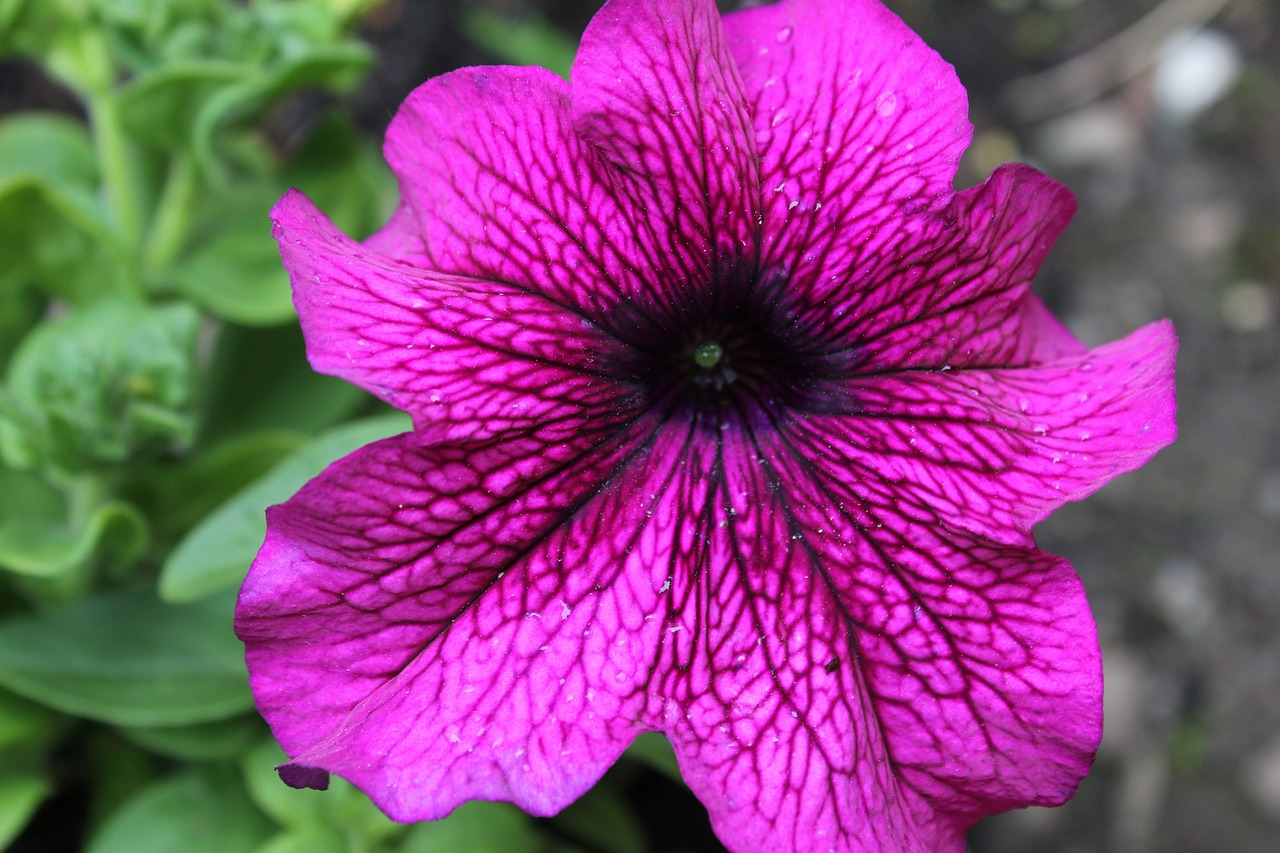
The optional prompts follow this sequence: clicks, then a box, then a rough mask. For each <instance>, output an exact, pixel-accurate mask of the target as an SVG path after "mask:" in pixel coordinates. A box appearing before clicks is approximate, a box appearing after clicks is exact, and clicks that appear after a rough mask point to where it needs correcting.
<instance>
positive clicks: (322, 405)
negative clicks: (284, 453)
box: [204, 323, 373, 439]
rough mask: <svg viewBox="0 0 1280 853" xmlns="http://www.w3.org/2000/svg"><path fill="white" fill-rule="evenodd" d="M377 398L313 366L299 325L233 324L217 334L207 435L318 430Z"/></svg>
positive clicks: (209, 376)
mask: <svg viewBox="0 0 1280 853" xmlns="http://www.w3.org/2000/svg"><path fill="white" fill-rule="evenodd" d="M264 366H269V369H264ZM372 399H373V398H372V397H370V396H369V394H368V393H366V392H365V391H363V390H362V389H360V388H358V387H356V386H355V385H352V384H351V383H350V382H343V381H342V380H341V379H337V378H335V377H333V376H324V375H322V374H319V373H316V372H315V371H314V370H312V369H311V365H310V364H308V363H307V357H306V348H305V346H304V344H303V341H302V330H301V328H299V327H298V325H297V323H286V324H284V325H282V326H274V327H270V328H246V327H237V326H229V327H226V328H224V329H223V330H222V334H221V335H219V337H218V343H217V346H216V348H215V349H214V358H213V364H212V365H211V366H210V368H209V371H208V396H207V401H206V404H205V407H204V408H205V412H204V420H205V429H206V437H207V438H209V439H214V438H221V437H224V436H229V435H239V434H242V433H245V432H254V431H259V430H290V431H296V432H304V433H309V434H314V433H318V432H320V431H321V430H324V429H327V428H328V427H331V426H333V425H334V424H336V423H339V422H341V421H343V420H345V419H347V418H349V417H351V416H352V415H353V414H355V413H356V411H357V410H358V409H360V407H361V406H364V405H367V404H368V403H370V402H371V401H372Z"/></svg>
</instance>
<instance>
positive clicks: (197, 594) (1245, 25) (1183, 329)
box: [0, 0, 1280, 853]
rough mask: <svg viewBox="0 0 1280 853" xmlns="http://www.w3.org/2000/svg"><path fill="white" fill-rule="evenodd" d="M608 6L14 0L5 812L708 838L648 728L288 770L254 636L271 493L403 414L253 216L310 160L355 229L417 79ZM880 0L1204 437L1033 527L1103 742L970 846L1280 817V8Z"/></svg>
mask: <svg viewBox="0 0 1280 853" xmlns="http://www.w3.org/2000/svg"><path fill="white" fill-rule="evenodd" d="M598 5H599V4H598V3H597V2H595V0H474V2H469V1H468V0H423V2H413V0H390V2H385V3H374V2H361V0H347V2H343V0H318V2H315V3H305V2H304V3H291V2H285V0H277V2H268V0H263V1H262V2H255V3H247V4H246V3H234V2H231V1H230V0H226V2H215V0H118V1H117V2H105V0H101V2H99V0H57V1H56V2H47V3H46V2H36V0H26V2H24V0H0V251H2V252H3V253H4V257H5V260H4V262H3V263H2V264H0V266H3V267H4V269H3V270H0V368H2V369H3V375H4V384H3V386H2V387H0V390H2V391H3V394H0V461H2V462H3V466H0V567H2V569H3V570H2V571H0V847H4V846H5V845H6V844H7V845H8V846H9V849H10V850H11V851H15V853H56V851H64V850H66V851H71V850H81V849H90V850H92V851H94V853H113V851H115V850H117V849H119V850H120V851H131V852H132V851H138V850H143V851H167V850H174V851H179V850H181V851H184V853H190V851H193V850H195V851H203V850H208V851H210V853H214V851H216V853H235V851H238V850H245V851H263V852H264V853H289V851H294V850H297V851H301V850H304V849H305V850H308V851H316V850H320V851H324V850H368V851H375V850H388V851H391V850H404V851H409V853H412V851H433V850H434V851H442V853H459V851H487V850H492V851H498V853H507V852H508V851H518V850H522V849H528V850H566V851H567V850H585V851H592V852H593V853H595V851H599V852H600V853H614V852H615V851H617V853H633V851H634V853H644V851H673V852H674V851H681V850H682V851H690V853H702V852H703V851H707V852H708V853H709V851H717V850H722V849H723V848H721V847H719V845H718V843H717V842H716V841H715V839H714V836H712V835H711V833H710V831H709V828H708V827H707V825H706V820H705V815H704V814H703V812H702V810H701V807H700V806H699V805H698V803H697V802H696V800H694V799H693V798H692V797H691V796H690V795H689V794H688V793H687V792H686V791H685V790H684V789H683V787H682V786H681V785H680V784H679V783H678V782H677V781H675V780H674V779H672V778H671V776H670V774H669V763H668V756H666V755H664V754H663V752H662V749H661V744H656V745H655V744H652V743H650V744H646V745H645V747H644V748H643V749H642V750H640V751H639V752H638V753H637V754H635V755H634V756H632V757H630V758H628V759H627V760H624V762H622V763H621V764H620V765H619V767H618V768H616V769H615V770H614V771H612V772H611V773H610V775H609V776H608V777H606V780H605V783H604V784H602V786H601V787H600V789H599V790H598V791H597V792H595V793H593V794H592V795H590V796H589V797H588V798H587V800H585V801H584V802H583V803H580V804H579V805H577V806H575V807H573V808H571V809H570V810H569V811H568V812H566V813H565V814H564V815H563V816H561V817H560V818H557V819H555V820H551V821H531V820H526V819H524V818H522V817H521V816H519V815H514V814H512V813H509V812H507V811H502V810H500V809H499V810H497V811H494V810H486V809H487V807H480V808H479V809H478V810H474V811H469V810H465V809H464V810H460V812H459V813H458V818H457V819H456V820H454V822H453V824H452V827H453V828H452V829H449V828H447V827H446V828H445V829H439V828H438V827H441V826H444V824H442V825H432V827H427V828H424V829H421V830H420V828H417V827H415V828H413V829H412V830H406V829H404V828H400V827H393V826H391V825H389V824H387V823H386V822H385V821H383V820H382V819H381V818H380V817H379V816H378V815H377V814H376V813H374V812H373V811H372V810H371V809H370V808H369V807H368V805H367V803H365V802H364V801H363V798H362V797H360V796H359V795H358V794H356V793H354V792H352V791H350V790H347V789H344V788H343V787H342V786H341V785H340V784H339V785H338V786H337V787H336V790H335V791H333V792H330V793H329V794H327V795H316V794H313V793H312V792H293V791H289V790H287V789H284V788H283V786H280V785H279V783H278V782H276V780H275V778H274V774H272V773H271V772H270V765H271V763H272V762H273V761H275V760H277V759H276V757H275V756H276V753H274V752H273V749H274V747H273V746H272V745H271V744H270V743H269V742H268V741H267V740H266V739H265V737H264V733H265V730H264V728H263V727H262V726H261V724H260V722H259V721H258V720H257V719H256V718H255V716H254V715H253V714H252V711H251V708H250V705H249V703H248V701H247V693H246V692H245V690H244V686H243V672H242V670H241V669H239V668H238V667H239V658H238V655H239V646H238V644H237V643H236V642H235V640H234V637H231V636H230V634H229V622H230V610H229V608H230V602H231V601H232V596H233V595H234V588H235V586H236V584H237V583H238V580H239V578H240V577H242V576H243V572H244V570H245V568H246V567H247V564H248V560H249V558H251V556H252V553H253V551H254V549H256V546H257V544H258V542H260V537H261V521H260V513H261V509H262V507H263V506H265V505H266V504H268V503H271V502H275V501H279V500H281V499H283V498H284V497H286V496H287V495H288V494H290V493H291V492H292V491H293V490H294V489H296V488H297V486H298V485H300V483H301V482H303V481H304V480H305V479H307V477H309V476H311V475H312V474H314V473H315V472H317V471H318V470H319V469H320V468H321V467H323V465H324V464H325V463H326V462H328V461H331V460H332V459H334V458H337V456H339V455H341V454H342V453H345V452H347V451H349V450H350V449H353V448H354V447H356V446H358V445H360V444H362V443H364V442H365V441H367V440H370V439H371V438H373V437H377V436H379V435H385V434H390V433H392V432H396V431H398V430H399V429H401V428H403V422H402V421H400V420H398V419H397V418H396V417H395V416H394V415H389V414H388V413H387V411H386V410H384V409H382V408H380V407H379V406H378V405H376V404H373V403H371V402H369V401H368V400H367V399H366V398H364V397H363V396H362V395H360V394H358V393H354V392H352V391H351V390H350V389H348V388H346V387H345V386H342V385H341V384H340V383H335V382H330V381H328V380H325V379H322V378H319V377H314V376H312V375H310V373H309V371H308V370H307V368H306V364H305V360H304V359H303V355H302V343H301V337H300V335H299V334H298V333H297V330H296V324H295V323H294V321H293V317H292V309H291V306H290V305H289V300H288V292H287V282H285V281H284V279H283V273H282V272H281V271H280V269H279V267H278V260H277V259H276V256H275V250H274V246H273V245H272V244H271V242H270V239H269V237H268V236H267V230H266V229H267V223H266V218H265V214H266V211H267V209H268V208H269V206H270V204H271V203H272V201H273V200H274V198H275V197H277V196H278V195H279V193H280V191H282V190H283V188H284V187H285V186H288V185H290V184H296V185H298V186H301V187H303V188H304V189H306V190H307V192H308V193H309V194H310V195H312V197H313V198H316V199H317V201H318V203H320V206H321V207H322V208H324V209H326V210H327V211H330V212H332V213H333V214H334V217H335V219H336V220H338V221H339V224H341V225H342V226H343V227H344V228H346V229H347V230H348V232H350V233H353V234H357V235H363V234H367V233H369V232H370V231H372V230H373V229H374V228H375V227H376V226H377V225H378V224H380V222H381V221H383V219H384V218H385V216H386V214H387V212H388V210H389V209H390V207H391V205H392V204H393V203H394V187H393V185H392V184H391V182H390V180H389V178H388V176H387V175H386V173H385V169H384V167H383V166H382V165H381V161H380V158H379V156H378V154H377V143H378V141H379V140H380V139H381V134H382V132H383V130H384V128H385V125H386V123H387V122H388V121H389V120H390V117H391V115H392V114H393V112H394V110H395V108H396V106H397V105H398V104H399V103H400V101H401V100H402V99H403V97H404V96H405V95H406V94H407V93H408V91H409V90H410V89H412V88H413V87H414V86H416V85H417V84H419V83H421V82H422V81H423V80H425V79H427V78H428V77H430V76H433V75H436V74H439V73H442V72H444V71H447V70H450V69H452V68H456V67H459V66H462V65H471V64H490V63H502V62H512V63H536V64H541V65H546V66H548V67H551V68H552V69H553V70H556V71H560V72H562V73H564V72H566V71H567V68H568V64H569V62H570V61H571V59H572V55H573V50H574V47H575V45H576V42H577V38H578V36H579V34H580V33H581V30H582V28H583V27H584V26H585V24H586V22H587V21H588V20H589V19H590V17H591V15H592V14H593V13H594V12H595V11H596V9H597V8H598ZM721 5H722V8H724V9H726V10H728V9H732V8H736V7H737V6H741V5H758V4H753V3H732V2H728V3H722V4H721ZM888 5H889V6H890V7H891V8H892V9H893V10H894V11H896V12H897V13H898V14H899V15H901V16H902V17H903V18H904V19H905V20H906V21H907V23H908V24H910V25H911V26H912V27H913V28H914V29H915V30H916V31H917V32H919V33H920V34H921V35H922V36H923V37H924V39H925V40H926V41H927V42H928V43H929V44H930V45H931V46H933V47H934V48H935V49H937V50H938V51H939V52H940V53H941V54H942V55H943V56H944V57H945V58H946V59H947V60H948V61H950V62H951V63H953V64H954V65H955V66H956V68H957V69H958V72H959V76H960V79H961V81H962V82H963V83H964V84H965V86H966V87H967V88H968V90H969V96H970V101H971V111H972V119H973V122H974V125H975V127H976V134H975V139H974V144H973V146H972V148H971V150H970V152H969V155H968V156H967V158H966V160H965V162H964V164H963V167H962V170H961V174H960V176H959V178H958V180H957V185H958V186H961V187H963V186H969V185H972V184H975V183H978V182H980V181H981V180H983V179H984V178H985V177H986V175H987V174H988V173H989V172H990V171H991V170H992V169H993V168H994V167H995V166H997V165H999V164H1000V163H1003V162H1007V161H1014V160H1019V161H1024V162H1029V163H1032V164H1034V165H1036V166H1038V167H1039V168H1041V169H1043V170H1044V171H1046V172H1048V173H1049V174H1051V175H1052V176H1054V177H1055V178H1057V179H1059V180H1061V181H1062V182H1064V183H1065V184H1067V185H1068V186H1069V187H1071V188H1072V189H1073V190H1074V191H1075V192H1076V194H1077V196H1078V198H1079V204H1080V207H1079V213H1078V214H1077V216H1076V218H1075V220H1074V223H1073V225H1072V226H1071V228H1070V229H1069V230H1068V231H1067V233H1066V234H1065V235H1064V237H1063V238H1062V239H1061V240H1060V241H1059V243H1058V245H1057V248H1056V249H1055V250H1054V252H1053V253H1052V255H1051V256H1050V258H1049V261H1048V263H1047V264H1046V265H1045V267H1044V269H1043V270H1042V272H1041V274H1040V277H1039V279H1038V280H1037V289H1038V291H1039V292H1040V294H1041V295H1042V296H1044V298H1045V299H1046V301H1047V302H1048V304H1049V306H1050V307H1051V308H1052V309H1053V310H1054V311H1055V313H1057V314H1058V316H1059V317H1062V318H1063V319H1064V320H1065V321H1066V323H1067V325H1068V326H1070V327H1071V329H1072V330H1073V331H1074V332H1075V333H1076V334H1077V335H1079V336H1080V337H1082V338H1083V339H1084V340H1085V341H1086V342H1087V343H1090V344H1099V343H1102V342H1105V341H1108V340H1112V339H1115V338H1118V337H1121V336H1123V335H1125V334H1127V333H1128V332H1130V331H1132V330H1133V329H1135V328H1137V327H1138V326H1140V325H1143V324H1145V323H1147V322H1150V321H1152V320H1155V319H1157V318H1161V317H1171V318H1172V319H1173V320H1174V322H1175V324H1176V326H1177V328H1178V331H1179V334H1180V336H1181V340H1182V349H1181V354H1180V358H1179V386H1178V387H1179V398H1180V424H1181V437H1180V438H1179V441H1178V442H1177V444H1175V445H1174V446H1173V447H1171V448H1169V449H1166V450H1165V451H1163V452H1162V453H1161V454H1160V455H1159V456H1158V457H1157V458H1156V459H1155V460H1154V461H1153V462H1152V463H1150V464H1149V465H1147V466H1146V467H1145V468H1144V469H1142V470H1141V471H1139V472H1137V473H1135V474H1131V475H1128V476H1126V477H1124V478H1121V479H1120V480H1118V481H1116V482H1114V483H1112V484H1111V485H1109V486H1107V487H1106V488H1105V489H1104V490H1103V491H1102V492H1100V493H1099V494H1098V495H1096V496H1094V497H1092V498H1091V499H1089V500H1088V501H1086V502H1084V503H1081V504H1076V505H1072V506H1069V507H1067V508H1065V509H1063V510H1061V511H1060V512H1059V513H1058V514H1056V515H1055V516H1054V517H1053V518H1051V519H1050V520H1049V521H1047V522H1045V523H1044V524H1043V525H1042V526H1041V527H1040V528H1039V529H1038V531H1037V533H1038V536H1039V539H1040V543H1041V545H1042V546H1043V547H1044V548H1046V549H1047V550H1050V551H1053V552H1056V553H1060V554H1063V555H1066V556H1067V557H1068V558H1070V559H1071V561H1072V562H1073V563H1074V565H1075V566H1076V568H1077V569H1078V571H1079V572H1080V574H1081V575H1082V577H1083V578H1084V581H1085V584H1086V587H1087V588H1088V591H1089V595H1090V598H1091V601H1092V604H1093V607H1094V612H1095V615H1096V617H1097V620H1098V623H1099V627H1100V631H1101V636H1102V643H1103V648H1104V658H1105V662H1106V673H1107V707H1106V714H1107V721H1106V736H1105V740H1104V743H1103V746H1102V749H1101V751H1100V753H1099V756H1098V761H1097V764H1096V766H1095V768H1094V770H1093V772H1092V774H1091V775H1090V776H1089V777H1088V778H1087V779H1086V780H1085V781H1084V783H1083V784H1082V785H1081V788H1080V792H1079V794H1078V795H1077V797H1076V798H1075V799H1074V800H1073V801H1071V802H1070V803H1069V804H1068V805H1066V806H1064V807H1062V808H1059V809H1053V810H1045V809H1031V810H1026V811H1020V812H1015V813H1010V814H1006V815H1002V816H998V817H996V818H992V819H989V820H987V821H985V822H983V823H982V824H980V825H979V826H978V827H977V828H976V829H975V830H974V831H973V833H972V835H971V837H970V850H971V851H972V853H1014V851H1028V850H1035V851H1047V853H1164V851H1178V852H1179V853H1200V851H1203V852H1204V853H1218V851H1245V853H1249V851H1259V853H1262V851H1270V850H1274V849H1276V840H1275V839H1276V837H1277V834H1278V833H1280V571H1277V568H1278V567H1277V561H1278V557H1280V4H1277V3H1275V2H1274V0H951V1H950V2H943V0H892V2H889V3H888ZM103 293H108V294H109V295H108V297H106V298H104V297H103V295H102V294H103ZM95 330H96V331H95ZM264 768H265V771H264ZM321 796H325V797H328V799H325V800H322V799H318V798H319V797H321ZM494 808H497V807H494ZM448 823H449V822H446V824H448ZM486 845H487V846H486Z"/></svg>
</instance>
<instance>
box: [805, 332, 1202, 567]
mask: <svg viewBox="0 0 1280 853" xmlns="http://www.w3.org/2000/svg"><path fill="white" fill-rule="evenodd" d="M1177 348H1178V343H1177V337H1176V336H1175V334H1174V331H1173V327H1172V325H1171V324H1169V323H1168V322H1160V323H1153V324H1151V325H1150V326H1147V327H1145V328H1143V329H1139V330H1138V331H1136V332H1134V333H1133V334H1132V335H1130V336H1129V337H1127V338H1125V339H1124V340H1120V341H1116V342H1114V343H1110V344H1105V345H1103V346H1101V347H1098V348H1097V349H1095V350H1092V351H1089V352H1087V353H1086V354H1085V355H1083V356H1076V357H1068V358H1065V359H1059V360H1057V361H1053V362H1050V363H1048V364H1043V365H1039V366H1036V367H1028V368H1020V369H1002V370H944V371H901V372H895V373H886V374H883V375H880V376H874V377H867V378H861V379H855V380H852V381H850V382H848V383H846V385H845V391H846V394H845V396H846V397H847V398H848V399H850V400H853V401H856V402H855V404H854V408H855V409H856V411H855V412H853V413H851V414H846V415H843V416H821V417H808V418H803V419H797V420H796V421H795V422H794V423H793V424H791V425H789V426H788V428H787V431H788V432H790V433H791V434H792V435H793V436H794V440H795V441H796V451H795V452H796V453H797V454H800V455H803V456H805V457H806V458H808V459H809V460H811V463H812V464H813V465H814V466H815V467H817V468H819V469H820V470H821V475H820V476H821V477H822V479H824V480H826V481H828V482H830V483H831V484H832V486H831V488H832V492H833V494H835V495H838V496H842V499H847V493H846V491H845V488H846V485H845V484H848V483H860V482H862V481H864V480H868V479H870V480H873V481H878V482H883V483H886V484H889V485H890V486H892V488H893V489H894V490H895V494H896V500H897V504H898V510H899V512H901V513H902V514H904V515H907V516H909V517H911V518H913V519H914V520H915V522H916V523H917V524H921V525H924V526H926V527H932V526H934V525H936V524H938V523H942V524H945V525H947V526H949V527H951V528H953V529H956V530H965V531H968V532H970V533H973V534H976V535H979V536H983V537H986V538H989V539H991V540H994V541H997V542H1007V543H1010V544H1025V545H1030V544H1031V542H1032V540H1031V534H1030V531H1031V526H1032V525H1034V524H1035V523H1037V522H1039V521H1041V520H1042V519H1044V518H1045V517H1046V516H1048V515H1049V513H1050V512H1052V511H1053V510H1054V509H1057V508H1058V507H1060V506H1062V504H1064V503H1066V502H1068V501H1073V500H1080V499H1081V498H1084V497H1086V496H1087V495H1089V494H1092V493H1093V492H1094V491H1096V490H1097V489H1098V488H1100V487H1101V486H1102V485H1103V484H1105V483H1107V482H1108V481H1110V480H1111V479H1113V478H1114V477H1116V476H1118V475H1120V474H1124V473H1126V472H1129V471H1132V470H1134V469H1136V468H1138V467H1140V466H1142V465H1143V464H1144V463H1146V461H1147V460H1148V459H1150V458H1151V457H1152V456H1154V455H1155V454H1156V452H1157V451H1159V450H1160V449H1161V448H1163V447H1165V446H1167V445H1169V444H1170V443H1171V442H1172V441H1173V439H1174V436H1175V435H1176V432H1177V426H1176V422H1175V408H1176V403H1175V399H1174V356H1175V353H1176V352H1177ZM855 489H856V487H855Z"/></svg>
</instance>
